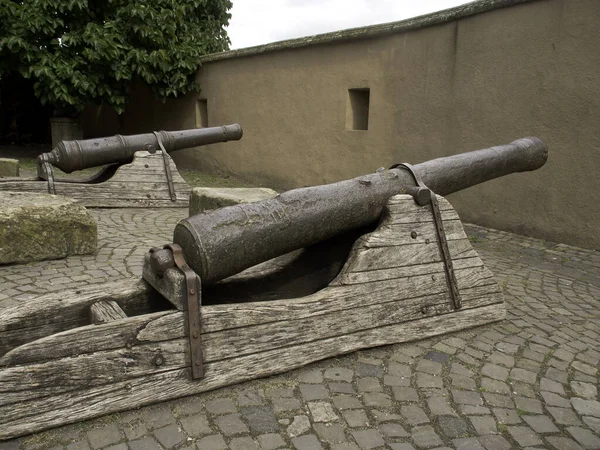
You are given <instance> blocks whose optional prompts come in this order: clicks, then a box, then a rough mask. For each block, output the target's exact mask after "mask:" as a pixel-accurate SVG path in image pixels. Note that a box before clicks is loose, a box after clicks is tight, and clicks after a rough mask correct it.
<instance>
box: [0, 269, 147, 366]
mask: <svg viewBox="0 0 600 450" xmlns="http://www.w3.org/2000/svg"><path fill="white" fill-rule="evenodd" d="M102 300H113V301H116V302H117V303H118V304H119V306H120V307H121V308H122V309H123V310H124V311H125V312H126V313H127V314H128V315H134V314H136V313H138V312H140V309H144V310H146V309H147V302H148V287H147V285H146V283H145V282H144V281H142V280H138V279H135V278H130V279H125V280H121V281H117V282H113V283H106V284H102V285H90V286H84V287H82V288H79V289H71V290H67V291H62V292H52V293H48V294H44V295H41V296H39V297H37V298H36V299H32V300H28V301H27V302H24V303H21V304H19V305H16V306H13V307H10V308H6V309H4V310H3V311H2V314H1V315H0V355H3V354H4V353H6V352H7V351H9V350H10V349H12V348H15V347H17V346H19V345H22V344H25V343H27V342H31V341H34V340H36V339H39V338H42V337H45V336H49V335H52V334H55V333H59V332H61V331H64V330H68V329H71V328H76V327H79V326H83V325H87V324H89V307H90V306H91V305H92V304H93V303H96V302H98V301H102Z"/></svg>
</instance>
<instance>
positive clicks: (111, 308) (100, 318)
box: [90, 300, 127, 325]
mask: <svg viewBox="0 0 600 450" xmlns="http://www.w3.org/2000/svg"><path fill="white" fill-rule="evenodd" d="M90 317H91V320H92V323H93V324H94V325H100V324H104V323H108V322H113V321H115V320H119V319H124V318H126V317H127V314H125V311H123V310H122V309H121V307H120V306H119V305H118V304H117V302H115V301H112V300H108V301H101V302H96V303H92V305H91V306H90Z"/></svg>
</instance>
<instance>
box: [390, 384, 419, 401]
mask: <svg viewBox="0 0 600 450" xmlns="http://www.w3.org/2000/svg"><path fill="white" fill-rule="evenodd" d="M392 392H393V393H394V398H395V399H396V401H399V402H418V401H419V394H417V390H416V389H414V388H410V387H399V388H396V387H395V388H393V389H392Z"/></svg>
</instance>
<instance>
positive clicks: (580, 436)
mask: <svg viewBox="0 0 600 450" xmlns="http://www.w3.org/2000/svg"><path fill="white" fill-rule="evenodd" d="M567 431H568V432H569V434H570V435H571V436H573V437H574V438H575V440H576V441H577V442H579V443H580V444H581V445H582V446H583V447H584V448H589V449H600V438H598V437H597V436H595V435H594V433H592V432H591V431H590V430H588V429H586V428H581V427H567Z"/></svg>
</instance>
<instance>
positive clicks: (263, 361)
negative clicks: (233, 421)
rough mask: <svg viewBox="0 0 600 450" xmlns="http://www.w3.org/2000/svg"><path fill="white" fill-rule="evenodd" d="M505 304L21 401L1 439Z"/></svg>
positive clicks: (474, 319)
mask: <svg viewBox="0 0 600 450" xmlns="http://www.w3.org/2000/svg"><path fill="white" fill-rule="evenodd" d="M504 315H505V308H504V304H502V303H499V304H494V305H490V306H485V307H482V308H476V309H472V310H465V311H462V312H461V313H460V314H447V315H443V316H437V317H433V318H427V319H424V320H418V321H412V322H406V323H402V324H398V325H391V326H386V327H381V328H374V329H370V330H363V331H359V332H357V333H353V334H349V335H345V336H341V337H334V338H329V339H324V340H319V341H315V342H311V343H306V344H301V345H294V346H289V347H285V348H280V349H275V350H270V351H266V352H262V353H256V354H251V355H247V356H243V357H240V358H234V359H228V360H223V361H219V362H215V363H208V364H206V366H205V370H206V377H205V378H204V379H203V380H201V381H191V379H190V371H189V369H187V368H186V369H179V370H173V371H167V372H161V373H157V374H154V375H150V376H145V377H140V378H136V379H133V380H127V381H125V382H117V383H109V384H106V385H103V386H99V387H91V388H87V389H84V390H81V391H77V392H76V393H75V392H67V393H64V394H60V395H56V396H52V397H45V398H41V399H34V400H29V401H23V402H21V403H16V404H11V405H7V406H5V407H2V408H0V439H8V438H11V437H14V436H19V435H23V434H27V433H32V432H34V431H40V430H43V429H46V428H50V427H54V426H58V425H63V424H66V423H70V422H75V421H80V420H85V419H89V418H92V417H96V416H99V415H102V414H107V413H110V412H116V411H122V410H126V409H132V408H136V407H139V406H143V405H147V404H151V403H156V402H159V401H164V400H170V399H173V398H178V397H183V396H186V395H193V394H198V393H200V392H204V391H208V390H213V389H216V388H219V387H222V386H227V385H230V384H234V383H239V382H241V381H245V380H250V379H254V378H258V377H264V376H269V375H274V374H277V373H281V372H285V371H288V370H291V369H294V368H297V367H301V366H304V365H306V364H309V363H311V362H314V361H318V360H320V359H324V358H328V357H332V356H337V355H340V354H343V353H348V352H352V351H355V350H359V349H361V348H367V347H374V346H380V345H386V344H392V343H397V342H408V341H413V340H417V339H421V338H422V337H423V336H435V335H439V334H444V333H449V332H452V331H458V330H463V329H466V328H470V327H473V326H477V325H481V324H482V323H490V322H494V321H498V320H501V319H503V318H504Z"/></svg>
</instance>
